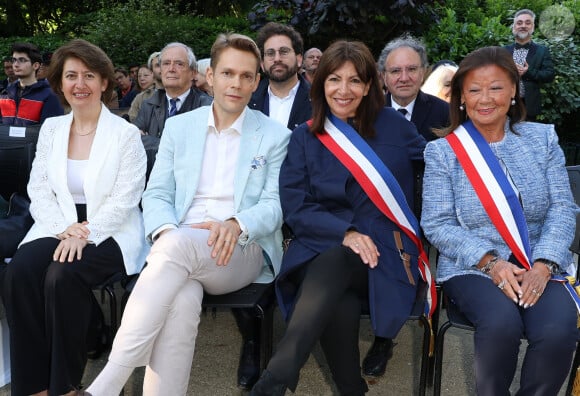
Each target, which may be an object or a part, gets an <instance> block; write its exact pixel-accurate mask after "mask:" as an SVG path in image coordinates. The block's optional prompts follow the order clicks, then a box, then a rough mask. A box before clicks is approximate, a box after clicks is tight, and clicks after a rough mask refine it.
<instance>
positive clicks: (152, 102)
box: [133, 42, 212, 149]
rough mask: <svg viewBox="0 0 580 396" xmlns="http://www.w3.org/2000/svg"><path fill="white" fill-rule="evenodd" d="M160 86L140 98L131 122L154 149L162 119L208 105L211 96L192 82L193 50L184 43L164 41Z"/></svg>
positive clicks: (162, 124) (148, 146)
mask: <svg viewBox="0 0 580 396" xmlns="http://www.w3.org/2000/svg"><path fill="white" fill-rule="evenodd" d="M159 62H160V65H161V82H162V84H163V89H158V90H156V91H155V93H154V94H153V96H151V97H150V98H149V99H146V100H144V101H143V104H142V105H141V108H140V109H139V113H138V114H137V117H136V118H135V120H134V121H133V124H135V125H136V126H137V127H138V128H139V129H140V130H141V133H142V134H143V135H147V137H145V138H144V139H143V143H144V144H145V148H146V149H155V148H156V147H157V146H158V145H159V138H161V134H162V133H163V128H164V127H165V121H166V120H167V119H168V118H169V117H170V116H173V115H175V114H181V113H185V112H187V111H191V110H194V109H197V108H198V107H200V106H206V105H210V104H211V102H212V98H211V97H210V96H208V95H207V94H205V93H204V92H201V91H200V90H198V89H197V88H195V86H193V85H192V81H193V79H194V77H195V74H196V72H197V63H196V60H195V55H194V53H193V50H192V49H191V48H190V47H188V46H187V45H185V44H183V43H178V42H173V43H169V44H167V45H166V46H165V47H164V48H163V49H162V50H161V55H160V56H159Z"/></svg>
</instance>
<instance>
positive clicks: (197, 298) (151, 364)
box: [109, 226, 264, 396]
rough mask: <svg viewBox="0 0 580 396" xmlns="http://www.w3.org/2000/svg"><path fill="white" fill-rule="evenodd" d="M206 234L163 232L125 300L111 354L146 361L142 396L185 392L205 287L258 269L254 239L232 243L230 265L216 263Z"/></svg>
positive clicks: (221, 287)
mask: <svg viewBox="0 0 580 396" xmlns="http://www.w3.org/2000/svg"><path fill="white" fill-rule="evenodd" d="M208 236H209V231H207V230H199V229H193V228H190V227H186V226H183V227H180V228H178V229H176V230H171V231H169V232H166V233H164V234H163V236H161V237H160V238H159V239H158V240H157V241H156V242H155V243H154V244H153V247H152V248H151V253H150V254H149V256H148V257H147V267H145V269H144V270H143V272H142V273H141V275H140V276H139V280H138V282H137V284H136V285H135V288H134V290H133V292H132V293H131V296H130V298H129V301H128V302H127V307H126V309H125V312H124V314H123V319H122V322H121V327H120V328H119V331H118V332H117V336H116V337H115V341H114V342H113V348H112V351H111V354H110V356H109V360H110V361H112V362H114V363H116V364H119V365H122V366H126V367H139V366H147V369H146V374H145V382H144V385H143V395H144V396H152V395H175V396H179V395H185V394H186V392H187V385H188V382H189V374H190V371H191V363H192V359H193V353H194V349H195V339H196V337H197V327H198V324H199V320H200V314H201V302H202V298H203V292H204V290H205V291H206V292H208V293H211V294H225V293H229V292H232V291H235V290H238V289H240V288H242V287H244V286H246V285H248V284H250V283H252V282H253V281H254V280H255V279H256V278H257V277H258V275H259V274H260V272H261V270H262V265H263V262H264V258H263V255H262V249H261V248H260V246H259V245H257V244H255V243H252V244H250V245H247V246H245V247H244V248H242V247H241V246H240V245H238V246H236V248H235V251H234V253H233V255H232V258H231V260H230V262H229V263H228V265H226V266H218V265H217V264H216V262H215V259H213V258H211V247H209V246H208V245H207V238H208Z"/></svg>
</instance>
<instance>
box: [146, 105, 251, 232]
mask: <svg viewBox="0 0 580 396" xmlns="http://www.w3.org/2000/svg"><path fill="white" fill-rule="evenodd" d="M212 106H213V105H212ZM245 117H246V108H244V111H242V114H240V116H239V117H238V118H237V119H236V120H235V121H234V123H233V124H232V125H231V126H230V127H229V128H226V129H224V130H222V131H218V130H217V129H216V127H215V119H214V116H213V111H210V112H209V116H208V121H207V137H206V141H205V146H204V151H203V160H202V164H201V173H200V178H199V183H198V185H197V190H196V191H195V195H194V197H193V202H192V203H191V206H190V207H189V209H188V211H187V213H186V214H185V218H184V219H183V221H182V222H181V224H195V223H201V222H205V221H212V220H213V221H224V220H227V219H229V218H232V217H235V216H234V215H235V207H234V178H235V173H236V172H235V169H236V167H237V163H238V156H239V151H240V141H241V134H242V126H243V124H244V119H245ZM236 220H237V222H238V224H239V225H240V228H241V230H242V234H241V235H240V243H244V242H245V241H246V240H247V239H248V234H247V228H246V227H245V226H244V224H243V223H242V222H241V221H240V220H239V219H237V218H236ZM170 228H175V225H174V224H164V225H162V226H161V227H159V228H158V229H157V230H155V231H154V232H153V235H152V236H153V240H155V239H156V237H157V235H159V233H160V232H161V231H164V230H166V229H170Z"/></svg>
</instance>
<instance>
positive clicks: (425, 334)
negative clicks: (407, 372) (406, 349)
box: [419, 316, 431, 396]
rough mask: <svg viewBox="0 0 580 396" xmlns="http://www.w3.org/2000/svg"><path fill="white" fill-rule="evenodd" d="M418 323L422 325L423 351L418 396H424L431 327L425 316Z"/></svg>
mask: <svg viewBox="0 0 580 396" xmlns="http://www.w3.org/2000/svg"><path fill="white" fill-rule="evenodd" d="M419 321H420V322H421V324H422V325H423V350H422V352H421V373H420V375H419V396H425V392H426V391H427V375H428V370H429V343H430V342H431V326H430V325H429V320H428V319H427V318H426V317H425V316H421V317H420V318H419Z"/></svg>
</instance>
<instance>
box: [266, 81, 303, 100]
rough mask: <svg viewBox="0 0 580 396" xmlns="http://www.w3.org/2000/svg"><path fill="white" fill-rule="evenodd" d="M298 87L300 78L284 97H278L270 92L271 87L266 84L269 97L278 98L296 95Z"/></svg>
mask: <svg viewBox="0 0 580 396" xmlns="http://www.w3.org/2000/svg"><path fill="white" fill-rule="evenodd" d="M298 87H300V79H299V80H298V81H297V82H296V84H295V85H294V86H293V87H292V89H291V90H290V91H289V92H288V96H286V97H285V98H279V97H278V96H276V95H274V94H273V93H272V89H271V88H270V84H268V95H269V96H270V97H275V98H277V99H280V100H285V99H288V98H293V97H295V96H296V92H298Z"/></svg>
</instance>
